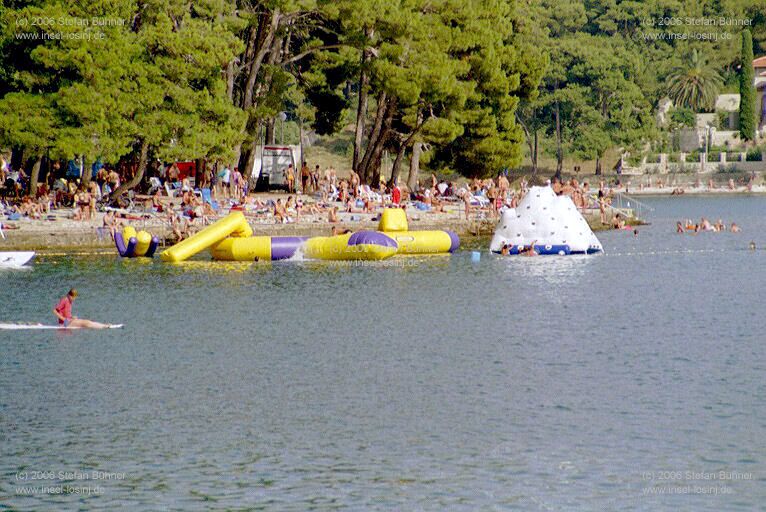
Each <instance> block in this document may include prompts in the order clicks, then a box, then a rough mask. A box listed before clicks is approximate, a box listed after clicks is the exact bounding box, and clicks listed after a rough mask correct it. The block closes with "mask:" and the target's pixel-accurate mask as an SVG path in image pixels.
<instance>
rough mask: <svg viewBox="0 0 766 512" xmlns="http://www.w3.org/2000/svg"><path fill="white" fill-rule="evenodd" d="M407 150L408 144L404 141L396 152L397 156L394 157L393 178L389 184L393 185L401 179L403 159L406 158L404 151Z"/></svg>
mask: <svg viewBox="0 0 766 512" xmlns="http://www.w3.org/2000/svg"><path fill="white" fill-rule="evenodd" d="M406 150H407V145H406V144H404V143H402V144H400V145H399V151H397V152H396V158H394V164H393V165H392V166H391V179H390V180H389V181H388V186H389V187H393V186H394V184H396V182H397V181H398V180H399V172H400V169H401V167H402V160H404V152H405V151H406Z"/></svg>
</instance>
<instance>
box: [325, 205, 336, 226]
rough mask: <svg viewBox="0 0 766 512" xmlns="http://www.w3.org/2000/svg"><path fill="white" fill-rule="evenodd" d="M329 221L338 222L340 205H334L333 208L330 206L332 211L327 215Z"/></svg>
mask: <svg viewBox="0 0 766 512" xmlns="http://www.w3.org/2000/svg"><path fill="white" fill-rule="evenodd" d="M327 221H328V222H331V223H336V222H338V207H337V206H333V207H332V208H330V211H329V213H328V215H327Z"/></svg>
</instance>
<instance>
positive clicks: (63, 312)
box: [53, 288, 109, 329]
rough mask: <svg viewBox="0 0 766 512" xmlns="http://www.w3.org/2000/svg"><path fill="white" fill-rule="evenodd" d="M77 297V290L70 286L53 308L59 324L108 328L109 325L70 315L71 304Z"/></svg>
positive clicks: (84, 327) (87, 327)
mask: <svg viewBox="0 0 766 512" xmlns="http://www.w3.org/2000/svg"><path fill="white" fill-rule="evenodd" d="M75 298H77V290H75V289H74V288H72V289H71V290H69V292H68V293H67V294H66V295H65V296H64V297H63V298H62V299H61V300H60V301H59V302H58V304H56V307H55V308H53V314H54V315H56V318H58V321H59V325H61V326H63V327H67V328H72V327H79V328H82V329H108V328H109V325H107V324H102V323H99V322H93V321H92V320H84V319H82V318H77V317H76V316H72V304H74V300H75Z"/></svg>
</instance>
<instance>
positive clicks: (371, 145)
mask: <svg viewBox="0 0 766 512" xmlns="http://www.w3.org/2000/svg"><path fill="white" fill-rule="evenodd" d="M389 107H390V106H389V101H388V98H387V96H386V93H385V91H384V92H381V93H380V96H379V97H378V108H377V110H376V113H375V125H374V126H373V128H372V133H371V134H370V139H369V140H368V141H367V148H366V149H365V152H364V157H363V158H362V161H361V162H360V164H359V170H358V171H356V172H357V173H358V174H359V179H360V180H361V181H362V183H368V182H369V180H370V178H371V172H370V171H371V165H370V164H371V162H373V161H374V159H373V154H374V153H375V151H376V148H377V146H378V144H379V143H380V141H381V132H382V131H383V123H384V121H385V120H386V117H387V116H388V111H389ZM382 150H383V148H381V152H382Z"/></svg>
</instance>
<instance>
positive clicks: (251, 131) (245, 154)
mask: <svg viewBox="0 0 766 512" xmlns="http://www.w3.org/2000/svg"><path fill="white" fill-rule="evenodd" d="M275 30H276V28H275ZM282 42H283V38H281V37H274V36H273V34H272V36H271V38H270V40H269V43H270V45H271V53H269V59H268V61H267V62H266V63H267V64H269V65H274V64H276V63H277V60H278V59H281V54H282ZM265 45H266V43H264V47H265ZM272 78H273V73H271V72H269V73H267V74H266V76H264V78H263V81H262V82H261V83H260V84H259V85H258V91H257V93H256V94H255V97H260V96H262V95H263V94H265V93H266V92H267V91H268V90H269V89H270V88H271V80H272ZM254 104H255V100H254V99H253V98H252V97H251V98H250V106H253V105H254ZM260 123H261V121H260V120H259V119H253V118H251V119H250V121H249V123H248V126H247V128H246V130H247V138H246V139H245V142H244V144H243V146H244V148H245V149H244V151H242V149H241V148H240V151H241V152H240V155H239V164H238V167H239V172H241V173H242V176H246V177H248V178H249V177H250V176H252V175H253V170H254V169H253V167H254V166H255V148H256V146H257V144H258V143H259V141H258V128H259V127H260ZM273 123H274V120H273V119H272V120H271V126H272V133H271V141H269V140H268V132H267V143H271V144H273V143H274V142H273V139H274V134H273Z"/></svg>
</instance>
